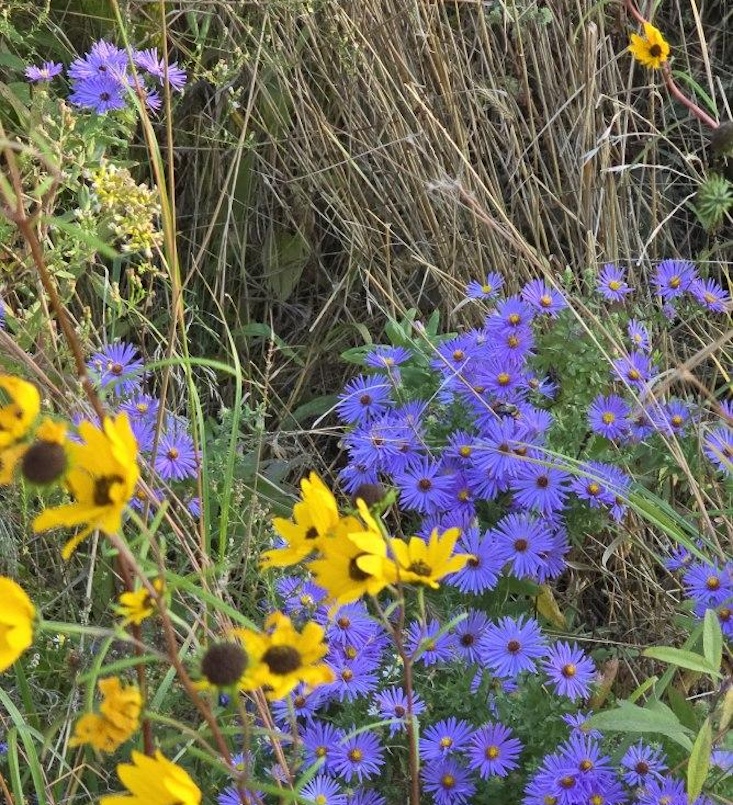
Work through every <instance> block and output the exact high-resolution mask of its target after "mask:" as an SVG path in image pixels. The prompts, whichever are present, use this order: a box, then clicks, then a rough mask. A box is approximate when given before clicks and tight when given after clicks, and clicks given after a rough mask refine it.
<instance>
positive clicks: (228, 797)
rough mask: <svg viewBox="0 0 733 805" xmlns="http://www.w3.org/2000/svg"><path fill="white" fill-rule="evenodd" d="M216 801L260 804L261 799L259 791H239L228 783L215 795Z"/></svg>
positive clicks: (221, 802)
mask: <svg viewBox="0 0 733 805" xmlns="http://www.w3.org/2000/svg"><path fill="white" fill-rule="evenodd" d="M216 801H217V802H218V803H219V805H260V803H261V802H262V799H261V796H260V794H259V792H255V793H250V792H249V791H246V790H245V791H240V790H239V789H237V788H235V787H234V786H233V785H230V786H228V787H227V788H225V789H224V790H223V791H220V792H219V793H218V794H217V795H216Z"/></svg>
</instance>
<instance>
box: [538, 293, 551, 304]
mask: <svg viewBox="0 0 733 805" xmlns="http://www.w3.org/2000/svg"><path fill="white" fill-rule="evenodd" d="M540 307H552V297H551V296H548V295H547V294H543V295H542V296H541V297H540Z"/></svg>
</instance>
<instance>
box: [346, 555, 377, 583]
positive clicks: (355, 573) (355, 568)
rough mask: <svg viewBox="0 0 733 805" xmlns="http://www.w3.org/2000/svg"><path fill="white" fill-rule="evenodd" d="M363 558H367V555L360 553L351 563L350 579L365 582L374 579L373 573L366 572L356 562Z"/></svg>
mask: <svg viewBox="0 0 733 805" xmlns="http://www.w3.org/2000/svg"><path fill="white" fill-rule="evenodd" d="M362 556H367V554H366V553H360V554H359V555H358V556H355V557H354V558H353V559H351V560H350V561H349V578H350V579H351V580H352V581H356V582H364V581H366V580H367V579H370V578H371V577H372V574H371V573H366V572H364V571H363V570H362V569H361V568H360V567H359V565H357V563H356V560H357V559H360V558H361V557H362Z"/></svg>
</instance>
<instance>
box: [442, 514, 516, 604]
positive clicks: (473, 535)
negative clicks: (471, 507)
mask: <svg viewBox="0 0 733 805" xmlns="http://www.w3.org/2000/svg"><path fill="white" fill-rule="evenodd" d="M458 550H459V552H460V553H469V554H471V559H469V560H468V562H466V564H465V565H464V566H463V568H461V570H459V571H458V572H457V573H451V574H450V576H448V577H447V578H446V580H445V582H446V584H450V585H451V587H457V588H458V589H459V590H460V591H461V592H462V593H473V594H474V595H479V594H480V593H483V592H485V591H486V590H493V589H494V587H496V583H497V582H498V580H499V573H501V568H502V565H503V564H504V561H505V560H504V559H503V558H502V557H501V556H499V555H498V553H497V551H496V544H495V542H494V540H493V539H492V537H491V535H490V534H489V532H486V533H485V534H484V535H483V536H482V535H481V534H480V533H479V530H478V529H477V528H473V527H472V528H467V529H465V530H464V531H463V533H462V534H461V536H460V539H459V540H458Z"/></svg>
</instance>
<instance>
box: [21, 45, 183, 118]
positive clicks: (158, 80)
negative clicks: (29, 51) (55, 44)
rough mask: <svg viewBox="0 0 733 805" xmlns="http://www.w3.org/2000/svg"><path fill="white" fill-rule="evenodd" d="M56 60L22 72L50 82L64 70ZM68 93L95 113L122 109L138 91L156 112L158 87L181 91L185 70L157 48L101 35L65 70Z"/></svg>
mask: <svg viewBox="0 0 733 805" xmlns="http://www.w3.org/2000/svg"><path fill="white" fill-rule="evenodd" d="M63 69H64V68H63V65H62V64H60V63H58V62H44V63H43V64H42V65H41V66H40V67H38V66H30V67H28V68H27V69H26V71H25V75H26V78H27V79H28V80H29V81H32V82H34V83H41V82H44V83H45V82H49V81H51V80H52V79H53V78H54V77H56V76H57V75H59V74H61V73H62V72H63ZM67 75H68V77H69V79H70V88H71V93H70V95H69V101H70V102H71V103H72V104H74V105H75V106H78V107H80V108H82V109H90V110H91V111H93V112H96V113H97V114H104V113H105V112H110V111H115V110H118V109H124V108H125V107H126V106H127V105H128V104H129V103H130V99H131V95H132V94H133V93H135V92H137V91H139V92H140V93H141V95H142V98H143V100H144V102H145V104H146V106H147V107H148V108H149V109H151V110H152V111H155V112H157V111H158V110H159V109H160V107H161V105H162V99H161V95H160V88H161V87H165V86H166V85H167V86H169V87H170V88H171V89H172V90H175V91H178V92H180V91H181V90H183V87H184V85H185V83H186V72H185V70H183V69H181V68H180V67H179V66H178V64H177V63H176V62H172V63H170V64H166V61H165V59H163V58H161V57H160V56H159V55H158V49H157V48H148V49H146V50H132V51H131V52H130V53H129V54H128V52H127V51H126V50H123V49H122V48H118V47H117V46H116V45H113V44H111V43H110V42H105V41H104V40H103V39H100V40H99V42H95V43H94V44H93V45H92V47H91V49H90V50H89V52H88V53H87V54H85V55H84V56H82V57H81V58H78V59H75V60H74V61H73V62H72V63H71V65H70V66H69V68H68V70H67Z"/></svg>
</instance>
